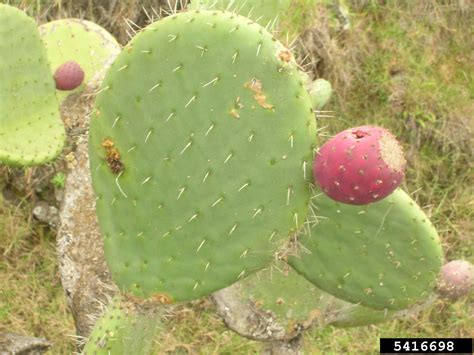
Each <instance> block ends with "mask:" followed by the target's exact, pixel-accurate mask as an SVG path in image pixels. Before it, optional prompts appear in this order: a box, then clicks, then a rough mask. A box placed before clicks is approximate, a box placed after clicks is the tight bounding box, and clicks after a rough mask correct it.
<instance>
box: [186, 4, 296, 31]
mask: <svg viewBox="0 0 474 355" xmlns="http://www.w3.org/2000/svg"><path fill="white" fill-rule="evenodd" d="M290 3H291V0H192V2H191V4H190V5H188V8H189V9H194V10H197V9H216V10H227V11H233V12H236V13H238V14H240V15H242V16H246V17H249V18H252V19H254V20H255V21H257V22H258V23H260V24H261V25H262V26H268V27H273V26H274V25H275V24H276V22H277V19H278V18H279V17H281V16H284V15H285V12H286V11H287V9H288V7H289V6H290Z"/></svg>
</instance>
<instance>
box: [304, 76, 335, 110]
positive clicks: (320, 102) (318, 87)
mask: <svg viewBox="0 0 474 355" xmlns="http://www.w3.org/2000/svg"><path fill="white" fill-rule="evenodd" d="M308 86H309V87H308V91H309V94H310V96H311V101H312V102H313V108H314V109H315V110H321V109H322V108H323V107H324V106H326V104H327V103H328V102H329V100H330V99H331V95H332V86H331V83H330V82H329V81H327V80H324V79H316V80H315V81H313V82H312V83H311V84H309V85H308Z"/></svg>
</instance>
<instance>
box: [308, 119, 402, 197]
mask: <svg viewBox="0 0 474 355" xmlns="http://www.w3.org/2000/svg"><path fill="white" fill-rule="evenodd" d="M405 165H406V161H405V158H404V155H403V149H402V147H401V145H400V144H399V143H398V141H397V140H396V138H395V137H394V136H393V135H392V134H391V133H390V132H388V131H387V130H385V129H383V128H380V127H371V126H361V127H355V128H351V129H348V130H345V131H342V132H340V133H338V134H337V135H335V136H334V137H333V138H332V139H330V140H329V141H328V142H327V143H326V144H324V145H323V146H322V147H321V149H320V150H319V152H318V154H317V156H316V159H315V162H314V177H315V181H316V183H317V184H318V185H319V186H320V187H321V189H322V190H323V191H324V192H325V193H326V194H327V195H328V196H329V197H331V198H332V199H334V200H336V201H339V202H343V203H348V204H352V205H364V204H368V203H372V202H376V201H379V200H381V199H383V198H385V197H387V196H388V195H390V194H391V193H392V192H393V191H394V190H395V189H396V188H397V187H398V186H399V185H400V183H401V181H402V179H403V176H404V172H405Z"/></svg>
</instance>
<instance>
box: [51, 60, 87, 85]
mask: <svg viewBox="0 0 474 355" xmlns="http://www.w3.org/2000/svg"><path fill="white" fill-rule="evenodd" d="M83 80H84V71H83V70H82V68H81V66H80V65H79V64H77V63H76V62H74V61H69V62H66V63H63V64H61V65H60V66H59V67H58V69H56V72H55V73H54V81H55V82H56V89H58V90H64V91H69V90H74V89H75V88H77V87H79V86H80V85H81V84H82V81H83Z"/></svg>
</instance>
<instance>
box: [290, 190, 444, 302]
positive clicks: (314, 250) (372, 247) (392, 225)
mask: <svg viewBox="0 0 474 355" xmlns="http://www.w3.org/2000/svg"><path fill="white" fill-rule="evenodd" d="M313 202H314V204H315V206H317V209H316V210H315V211H314V216H313V218H314V219H315V220H316V221H315V220H314V219H313V220H310V221H309V232H307V233H306V235H302V236H301V237H300V239H299V242H300V243H301V245H302V248H301V251H300V255H299V256H293V257H290V258H289V263H290V264H291V265H292V266H293V267H294V268H295V269H296V270H297V271H298V272H299V273H301V274H302V275H304V276H305V277H306V278H307V279H308V280H310V281H311V282H313V283H314V284H315V285H317V286H318V287H320V288H321V289H323V290H325V291H327V292H329V293H331V294H333V295H335V296H336V297H339V298H341V299H344V300H347V301H349V302H353V303H360V304H362V305H365V306H368V307H373V308H376V309H403V308H407V307H408V306H410V305H412V304H413V303H415V302H417V301H419V300H421V299H424V298H425V297H427V296H428V295H429V294H430V292H431V291H432V289H433V287H434V285H435V282H436V276H437V275H438V272H439V269H440V267H441V264H442V250H441V245H440V241H439V238H438V235H437V232H436V230H435V228H434V227H433V225H432V224H431V222H430V221H429V219H428V217H427V216H426V215H425V214H424V212H423V211H422V210H421V209H420V208H419V207H418V206H417V205H416V203H415V202H414V201H413V200H412V199H411V198H410V197H409V196H408V195H407V194H406V193H405V192H403V191H402V190H396V191H395V192H394V193H393V194H392V195H390V196H389V197H387V198H386V199H384V200H382V201H380V202H377V203H374V204H371V205H366V206H353V205H347V204H341V203H337V202H335V201H333V200H331V199H329V198H328V197H326V196H325V195H323V194H318V195H316V196H315V197H314V199H313Z"/></svg>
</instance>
